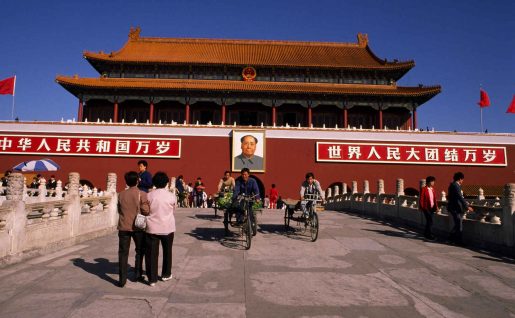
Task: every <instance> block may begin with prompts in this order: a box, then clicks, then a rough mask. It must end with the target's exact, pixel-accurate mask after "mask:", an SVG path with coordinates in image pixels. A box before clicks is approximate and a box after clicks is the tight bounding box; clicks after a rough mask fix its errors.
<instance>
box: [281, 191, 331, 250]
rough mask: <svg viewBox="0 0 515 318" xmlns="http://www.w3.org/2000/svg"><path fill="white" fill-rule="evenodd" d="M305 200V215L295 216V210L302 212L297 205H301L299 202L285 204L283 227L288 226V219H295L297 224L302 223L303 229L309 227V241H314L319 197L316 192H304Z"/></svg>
mask: <svg viewBox="0 0 515 318" xmlns="http://www.w3.org/2000/svg"><path fill="white" fill-rule="evenodd" d="M303 201H307V202H306V204H305V207H306V212H307V214H308V215H307V217H304V215H302V216H295V215H294V214H295V212H296V211H300V212H302V213H303V214H304V212H303V211H302V209H298V205H301V204H302V203H301V202H298V203H297V204H287V206H286V210H285V211H284V227H285V229H286V230H288V229H289V228H290V221H292V220H293V221H297V222H298V223H299V224H303V225H304V231H306V230H307V229H308V228H309V232H310V236H311V242H315V241H316V240H317V238H318V230H319V223H318V214H317V212H316V208H317V204H318V203H321V202H322V200H320V197H319V196H318V195H317V194H306V195H304V200H303Z"/></svg>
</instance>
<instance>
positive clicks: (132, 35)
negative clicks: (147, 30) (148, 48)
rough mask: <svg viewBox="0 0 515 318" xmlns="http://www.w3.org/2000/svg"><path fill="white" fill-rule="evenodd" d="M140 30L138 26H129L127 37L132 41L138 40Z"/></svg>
mask: <svg viewBox="0 0 515 318" xmlns="http://www.w3.org/2000/svg"><path fill="white" fill-rule="evenodd" d="M140 32H141V28H140V27H139V26H138V27H135V28H134V27H131V30H130V31H129V39H130V40H132V41H136V40H139V33H140Z"/></svg>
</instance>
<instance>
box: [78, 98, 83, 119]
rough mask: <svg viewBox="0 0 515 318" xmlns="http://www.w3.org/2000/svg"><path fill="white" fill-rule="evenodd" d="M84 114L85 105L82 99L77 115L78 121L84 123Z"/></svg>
mask: <svg viewBox="0 0 515 318" xmlns="http://www.w3.org/2000/svg"><path fill="white" fill-rule="evenodd" d="M83 114H84V103H83V102H82V98H79V110H78V114H77V121H78V122H82V117H83Z"/></svg>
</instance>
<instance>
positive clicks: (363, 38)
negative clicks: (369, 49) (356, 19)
mask: <svg viewBox="0 0 515 318" xmlns="http://www.w3.org/2000/svg"><path fill="white" fill-rule="evenodd" d="M358 44H359V46H360V47H366V46H367V45H368V34H366V33H358Z"/></svg>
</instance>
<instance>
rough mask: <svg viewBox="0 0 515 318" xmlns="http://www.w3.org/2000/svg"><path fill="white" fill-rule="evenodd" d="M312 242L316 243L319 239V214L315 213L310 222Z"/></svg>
mask: <svg viewBox="0 0 515 318" xmlns="http://www.w3.org/2000/svg"><path fill="white" fill-rule="evenodd" d="M309 226H310V232H311V242H314V241H316V240H317V238H318V214H317V213H316V212H315V211H313V212H312V214H311V218H310V220H309Z"/></svg>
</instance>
